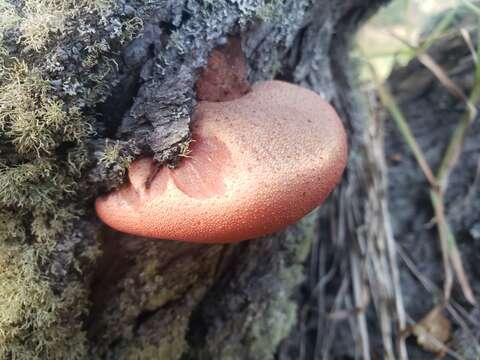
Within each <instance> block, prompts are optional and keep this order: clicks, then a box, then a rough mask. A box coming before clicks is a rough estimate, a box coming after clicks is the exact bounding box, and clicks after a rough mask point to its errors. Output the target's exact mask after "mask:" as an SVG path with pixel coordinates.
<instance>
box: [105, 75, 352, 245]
mask: <svg viewBox="0 0 480 360" xmlns="http://www.w3.org/2000/svg"><path fill="white" fill-rule="evenodd" d="M194 116H195V123H194V128H193V139H194V141H193V142H192V143H191V153H190V154H189V157H188V158H186V159H184V160H182V161H181V162H180V164H179V166H178V167H177V168H175V169H168V168H167V167H163V168H161V169H160V170H159V172H158V173H157V175H156V176H155V178H154V179H153V181H152V183H151V186H150V187H149V188H148V189H147V188H146V186H145V183H146V181H147V179H148V178H149V176H150V174H151V173H152V171H153V168H154V163H153V160H152V159H151V158H143V159H140V160H137V161H135V162H134V163H132V165H131V166H130V168H129V180H130V181H129V183H128V184H126V185H124V186H123V187H122V188H120V189H119V190H117V191H115V192H112V193H110V194H107V195H105V196H103V197H100V198H98V199H97V201H96V210H97V214H98V215H99V217H100V218H101V219H102V220H103V221H104V222H105V223H107V224H108V225H110V226H111V227H113V228H115V229H117V230H120V231H123V232H126V233H130V234H134V235H140V236H146V237H153V238H161V239H171V240H182V241H190V242H202V243H226V242H237V241H241V240H246V239H252V238H255V237H260V236H264V235H267V234H271V233H273V232H275V231H278V230H280V229H282V228H284V227H286V226H287V225H289V224H291V223H294V222H296V221H298V220H299V219H300V218H302V217H303V216H304V215H306V214H307V213H309V212H310V211H311V210H313V209H314V208H315V207H317V206H318V205H320V204H321V203H322V202H323V201H324V200H325V198H326V197H327V196H328V195H329V193H330V192H331V191H332V189H333V188H334V187H335V185H336V183H337V182H338V180H339V178H340V176H341V174H342V172H343V170H344V167H345V164H346V158H347V143H346V135H345V131H344V129H343V126H342V124H341V121H340V119H339V118H338V116H337V114H336V112H335V111H334V110H333V108H332V107H331V106H330V105H329V104H328V103H326V102H325V101H324V100H322V99H321V97H320V96H318V95H317V94H315V93H314V92H312V91H309V90H306V89H303V88H301V87H299V86H296V85H292V84H288V83H285V82H280V81H265V82H261V83H258V84H255V85H254V86H253V87H252V90H251V91H250V92H249V93H247V94H246V95H244V96H242V97H240V98H238V99H235V100H231V101H225V102H208V101H201V102H199V103H198V105H197V106H196V108H195V113H194Z"/></svg>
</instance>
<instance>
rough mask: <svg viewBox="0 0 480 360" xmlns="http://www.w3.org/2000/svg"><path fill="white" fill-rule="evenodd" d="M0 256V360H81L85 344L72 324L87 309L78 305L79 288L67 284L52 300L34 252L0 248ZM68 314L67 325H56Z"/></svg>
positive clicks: (22, 247)
mask: <svg viewBox="0 0 480 360" xmlns="http://www.w3.org/2000/svg"><path fill="white" fill-rule="evenodd" d="M1 250H2V251H1V252H0V269H1V271H2V278H1V280H2V281H0V294H2V301H0V329H1V331H0V358H2V359H9V358H15V359H28V360H32V359H65V357H64V356H65V354H69V355H68V359H81V358H82V354H83V353H84V351H85V345H86V343H85V337H84V335H83V333H82V331H81V328H80V327H79V325H78V324H79V323H78V322H76V321H75V319H78V318H79V317H81V316H83V315H84V314H83V313H82V310H81V309H86V307H85V305H86V304H85V303H77V301H80V302H82V301H85V300H84V299H85V294H83V293H82V290H81V287H79V286H78V285H77V284H70V285H69V286H68V287H66V288H65V289H64V290H63V292H62V293H61V294H59V295H56V294H54V292H53V291H52V290H51V288H50V286H49V282H48V279H46V278H45V277H44V276H42V275H41V273H39V271H38V267H37V259H38V255H37V249H35V248H32V247H29V246H25V245H8V246H5V245H3V246H2V247H1ZM72 310H73V312H72ZM67 313H68V317H69V318H70V319H71V322H70V323H63V324H60V323H59V321H61V320H60V319H62V317H61V316H59V315H60V314H63V315H64V318H66V315H67ZM29 335H30V336H29ZM31 335H33V336H31Z"/></svg>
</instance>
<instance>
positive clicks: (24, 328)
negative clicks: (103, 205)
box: [0, 0, 142, 360]
mask: <svg viewBox="0 0 480 360" xmlns="http://www.w3.org/2000/svg"><path fill="white" fill-rule="evenodd" d="M141 25H142V24H141V21H139V20H138V19H137V18H135V16H134V15H125V14H123V13H122V10H121V9H120V8H119V7H118V5H117V3H116V2H113V1H95V0H80V1H73V0H24V1H18V2H16V1H7V0H0V209H1V210H0V359H28V360H31V359H83V358H86V357H87V355H86V354H87V345H86V344H87V341H86V336H85V334H84V332H83V330H82V320H83V319H84V317H85V316H86V313H87V312H88V292H87V288H88V276H86V273H85V272H86V271H87V270H88V266H89V265H91V262H92V261H94V260H95V258H96V257H97V256H98V245H97V244H96V243H95V239H94V235H92V231H91V230H88V229H86V228H78V225H77V227H76V226H75V222H77V221H80V219H81V218H82V216H83V214H84V213H85V209H86V207H87V206H89V204H90V203H89V200H91V199H89V198H88V196H87V197H86V196H85V194H91V193H92V192H91V191H88V188H87V182H86V181H85V176H86V174H85V169H86V168H87V165H89V163H90V162H91V160H90V156H89V152H88V151H87V144H86V142H87V140H88V139H89V138H90V137H91V136H92V135H93V134H94V121H93V119H94V115H95V110H94V108H95V106H96V104H97V103H98V102H100V101H102V100H103V99H105V98H106V97H107V96H108V95H109V92H110V89H111V88H112V86H113V85H115V82H114V81H113V80H112V79H114V75H115V71H116V62H115V56H116V55H114V53H115V50H116V49H118V48H119V47H121V46H122V45H123V44H124V43H125V42H126V41H128V40H129V39H131V38H132V36H134V34H135V33H136V32H137V31H138V29H139V28H140V27H141ZM72 64H73V65H74V66H72ZM59 267H60V268H61V270H60V271H59V270H58V268H59Z"/></svg>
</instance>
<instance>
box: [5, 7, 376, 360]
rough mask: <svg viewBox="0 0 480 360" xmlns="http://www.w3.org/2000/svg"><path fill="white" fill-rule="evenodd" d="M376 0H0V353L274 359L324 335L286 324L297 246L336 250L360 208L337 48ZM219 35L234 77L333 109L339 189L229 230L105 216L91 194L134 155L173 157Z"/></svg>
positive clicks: (298, 316) (293, 295) (291, 317)
mask: <svg viewBox="0 0 480 360" xmlns="http://www.w3.org/2000/svg"><path fill="white" fill-rule="evenodd" d="M384 2H385V1H384V0H370V1H361V0H349V1H339V0H317V1H314V2H313V3H311V2H310V1H307V0H305V1H295V0H285V1H275V2H263V1H231V2H230V1H193V0H192V1H181V2H177V1H173V2H170V1H158V2H157V3H150V2H146V3H142V2H118V3H115V4H113V3H89V2H87V1H85V3H83V2H82V3H81V4H79V3H78V2H69V1H66V2H65V3H64V4H59V3H56V2H43V1H41V0H30V1H25V2H23V1H22V2H20V1H19V2H18V3H12V4H11V3H9V2H5V3H0V9H2V10H3V14H5V15H2V16H3V17H2V16H0V21H2V23H1V24H0V30H1V31H2V32H3V37H0V39H1V40H2V41H1V42H0V50H1V51H0V56H1V61H2V70H1V76H2V77H1V88H0V101H1V102H0V128H2V129H3V130H4V132H3V133H2V135H1V139H2V140H1V141H2V144H1V148H0V151H1V152H0V166H1V167H0V202H1V204H2V208H3V209H2V210H1V211H0V226H1V228H0V240H1V241H2V242H1V243H0V246H1V247H2V249H1V255H0V266H1V268H2V273H1V274H0V303H1V304H2V305H0V357H1V358H5V359H10V358H16V359H36V358H38V359H65V358H68V359H77V358H78V359H83V358H105V359H165V360H170V359H172V360H173V359H222V360H223V359H273V358H274V357H275V356H276V354H278V357H279V358H282V359H288V358H299V356H301V358H303V356H307V355H308V356H312V354H313V352H314V351H317V352H318V349H311V348H310V347H309V348H308V349H307V350H305V347H304V346H303V347H302V346H301V344H300V345H299V343H301V342H302V341H303V342H304V341H306V340H303V339H302V340H301V341H297V340H298V336H305V339H310V340H311V339H312V338H313V339H315V338H316V339H317V340H318V339H320V338H325V342H328V341H330V340H331V339H330V340H329V337H330V336H331V334H332V333H329V332H328V331H327V332H325V333H321V331H322V330H321V329H322V326H319V327H318V326H317V327H316V328H317V329H318V332H319V333H308V332H306V331H305V329H303V328H301V327H302V326H305V324H306V323H305V316H307V314H305V313H302V312H300V311H299V307H298V304H297V303H298V302H299V301H300V300H302V301H305V294H304V293H302V292H300V291H299V285H300V284H301V283H302V282H303V281H304V279H305V275H306V274H305V271H304V270H305V269H304V265H303V263H304V261H305V259H306V258H307V255H308V254H309V253H310V250H311V246H312V244H314V249H313V250H314V251H313V253H312V259H311V262H313V263H316V264H321V266H324V264H326V261H327V260H328V261H333V262H335V261H337V260H338V259H336V258H331V259H327V257H328V256H329V254H333V253H334V250H333V249H332V246H331V245H328V244H329V243H330V244H334V246H339V247H340V248H341V249H345V248H347V247H348V246H350V245H349V241H347V239H349V238H354V237H355V236H356V233H355V232H356V230H355V229H356V228H357V227H358V225H359V224H362V223H363V221H364V218H363V217H362V215H361V214H358V213H357V210H358V209H361V208H362V206H360V202H361V199H362V197H363V196H365V191H364V190H362V189H361V188H360V184H361V182H360V181H359V179H358V176H359V173H360V171H359V170H358V169H359V167H361V166H363V165H362V164H363V160H361V159H359V158H358V152H359V151H360V149H361V146H362V144H363V141H364V139H363V136H364V129H363V123H364V121H363V113H362V111H361V110H359V107H358V106H357V103H356V90H355V89H352V88H351V85H350V74H351V72H352V66H351V65H350V62H349V60H348V57H349V53H348V52H349V47H350V40H351V38H352V36H353V34H354V33H355V31H356V29H357V27H358V26H359V24H360V23H361V22H362V21H364V20H365V19H366V18H367V17H368V16H369V15H370V14H372V13H373V12H374V11H375V10H376V9H377V7H378V6H380V5H381V4H382V3H384ZM227 36H234V37H237V38H239V39H240V40H241V44H242V49H243V52H244V54H245V55H246V58H247V60H248V78H249V81H250V82H251V83H254V82H256V81H259V80H264V79H272V78H277V79H282V80H286V81H289V82H293V83H296V84H299V85H301V86H304V87H307V88H310V89H312V90H314V91H316V92H317V93H319V94H321V95H322V96H323V97H324V98H325V99H326V100H328V101H330V102H331V103H332V104H333V105H334V106H335V107H336V109H337V111H338V112H339V114H340V116H341V118H342V119H343V120H344V124H345V126H346V127H347V130H348V131H349V141H350V152H351V153H352V156H351V159H350V163H349V168H348V170H347V171H346V173H345V176H344V179H343V181H342V183H341V184H340V186H339V188H338V189H337V191H336V192H335V194H334V195H333V196H332V197H331V200H330V202H329V203H328V205H325V206H323V207H322V208H321V209H320V210H317V211H314V212H313V213H312V214H310V215H309V216H307V217H305V218H304V219H303V220H302V221H300V222H299V223H298V224H295V225H292V226H290V227H289V228H287V229H286V230H285V231H282V232H279V233H277V234H275V235H273V236H269V237H266V238H263V239H261V240H252V241H246V242H242V243H239V244H235V245H194V244H186V243H178V242H171V241H164V240H148V239H143V238H138V237H133V236H128V235H125V234H120V233H117V232H114V231H113V230H110V229H106V228H105V226H103V225H101V224H100V223H99V221H98V220H97V218H96V217H95V215H94V210H93V200H94V197H95V196H96V195H97V194H100V193H102V192H105V191H107V190H111V189H113V188H115V187H117V186H119V184H121V182H122V181H123V180H124V177H125V171H126V168H127V167H128V165H129V163H130V162H131V161H132V159H133V158H134V157H135V156H139V155H140V154H153V155H154V157H155V159H156V160H157V161H158V162H159V163H160V164H169V165H171V164H173V163H175V161H176V160H177V159H178V155H179V153H180V152H181V149H182V146H183V145H184V144H185V143H186V142H187V141H188V139H189V135H190V133H189V126H190V124H191V114H192V111H193V108H194V105H195V91H194V84H195V81H196V79H197V76H198V72H199V70H200V69H201V68H202V67H204V66H205V65H206V60H207V57H208V54H209V53H210V52H211V51H212V49H214V48H215V47H217V46H219V45H222V44H224V43H225V41H226V39H227ZM106 139H108V141H107V140H106ZM351 194H356V195H355V196H353V197H351V198H350V199H351V200H350V201H351V203H349V202H348V201H346V199H347V198H349V197H350V196H351ZM179 213H181V209H179ZM352 246H354V245H353V244H352ZM99 250H101V254H100V252H99ZM342 251H343V250H342ZM340 253H341V251H340V252H337V255H335V256H338V254H340ZM318 257H320V258H318ZM328 261H327V262H328ZM317 270H318V269H315V274H309V281H310V282H316V281H317V280H318V279H317V276H318V273H317ZM343 270H347V269H346V268H345V269H343ZM319 273H320V272H319ZM345 286H347V285H345ZM324 290H325V289H323V288H322V287H321V286H320V287H318V291H319V294H315V299H318V301H320V302H321V301H322V300H321V296H320V295H321V294H322V293H323V292H324ZM312 296H313V295H312ZM326 298H328V297H326ZM355 300H356V301H357V304H352V306H353V305H357V306H358V305H359V303H361V301H363V300H361V299H360V298H358V297H356V298H355ZM318 305H319V309H322V306H323V305H322V304H318ZM319 311H321V310H319ZM310 318H311V317H310ZM328 321H329V320H328V319H324V320H320V322H323V325H326V324H327V323H328ZM360 321H361V319H360ZM295 324H297V325H295ZM294 326H297V328H296V330H295V331H293V332H292V333H291V336H290V337H289V340H288V341H285V342H283V343H282V340H284V339H285V338H287V336H288V335H289V333H290V331H291V330H292V329H293V328H294ZM298 326H300V329H298ZM322 341H324V340H322ZM343 341H346V342H347V343H348V346H349V349H354V348H355V347H354V346H353V345H352V341H353V340H352V341H349V340H348V339H343ZM325 346H326V347H325V349H327V348H328V346H327V345H325ZM335 346H336V347H338V348H341V347H342V340H339V341H338V342H336V345H335ZM305 351H306V352H305ZM360 351H362V350H360ZM363 351H366V350H365V349H363ZM310 358H311V357H310Z"/></svg>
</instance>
